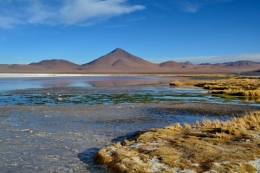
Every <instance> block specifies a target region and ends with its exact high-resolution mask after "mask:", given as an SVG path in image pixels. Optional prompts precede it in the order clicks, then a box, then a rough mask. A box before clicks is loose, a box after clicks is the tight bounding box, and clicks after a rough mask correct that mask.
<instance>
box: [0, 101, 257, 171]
mask: <svg viewBox="0 0 260 173" xmlns="http://www.w3.org/2000/svg"><path fill="white" fill-rule="evenodd" d="M253 110H260V107H253V106H246V105H243V106H241V105H228V104H208V103H187V102H174V103H173V102H172V103H170V102H169V103H158V104H155V103H149V104H128V105H110V106H104V105H97V106H0V155H1V156H0V157H1V162H0V170H1V172H3V173H5V172H26V173H30V172H44V173H45V172H82V173H84V172H88V173H89V172H93V173H94V172H95V173H99V172H107V171H106V169H105V168H104V167H102V166H99V165H95V164H94V163H93V161H92V157H93V156H94V154H95V153H96V152H97V151H98V150H99V149H100V148H103V147H105V146H107V145H110V144H111V143H113V142H115V141H122V140H123V139H125V138H126V137H129V136H131V135H133V134H135V132H137V131H141V130H146V129H149V128H152V127H164V126H167V125H171V124H174V123H176V122H180V123H184V122H187V123H195V122H196V121H197V120H199V121H200V120H202V119H205V118H208V119H216V118H219V119H221V120H223V121H224V120H226V119H229V118H231V117H232V116H239V115H241V114H243V113H244V112H247V111H253ZM21 170H22V171H21Z"/></svg>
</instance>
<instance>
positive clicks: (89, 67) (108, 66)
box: [81, 48, 158, 72]
mask: <svg viewBox="0 0 260 173" xmlns="http://www.w3.org/2000/svg"><path fill="white" fill-rule="evenodd" d="M154 68H158V65H157V64H153V63H150V62H148V61H145V60H144V59H142V58H139V57H137V56H134V55H132V54H130V53H128V52H126V51H125V50H123V49H120V48H116V49H115V50H113V51H112V52H110V53H108V54H106V55H104V56H102V57H100V58H98V59H96V60H94V61H92V62H90V63H87V64H84V65H82V67H81V70H83V71H85V70H86V71H90V72H122V71H123V72H124V71H125V72H150V71H152V70H154Z"/></svg>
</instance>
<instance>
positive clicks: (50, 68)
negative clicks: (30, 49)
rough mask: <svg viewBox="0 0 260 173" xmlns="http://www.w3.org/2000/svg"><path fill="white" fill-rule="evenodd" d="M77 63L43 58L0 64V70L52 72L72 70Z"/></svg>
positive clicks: (76, 68)
mask: <svg viewBox="0 0 260 173" xmlns="http://www.w3.org/2000/svg"><path fill="white" fill-rule="evenodd" d="M78 67H79V65H77V64H74V63H72V62H69V61H66V60H57V59H52V60H43V61H41V62H38V63H31V64H29V65H20V64H12V65H4V66H2V67H1V66H0V72H4V73H39V72H44V73H53V72H74V71H77V70H78Z"/></svg>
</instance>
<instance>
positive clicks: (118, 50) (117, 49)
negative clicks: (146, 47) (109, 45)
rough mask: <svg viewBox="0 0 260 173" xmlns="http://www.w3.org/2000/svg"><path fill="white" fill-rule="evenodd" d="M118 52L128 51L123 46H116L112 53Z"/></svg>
mask: <svg viewBox="0 0 260 173" xmlns="http://www.w3.org/2000/svg"><path fill="white" fill-rule="evenodd" d="M117 52H126V51H125V50H123V49H121V48H116V49H115V50H113V51H112V52H110V53H117Z"/></svg>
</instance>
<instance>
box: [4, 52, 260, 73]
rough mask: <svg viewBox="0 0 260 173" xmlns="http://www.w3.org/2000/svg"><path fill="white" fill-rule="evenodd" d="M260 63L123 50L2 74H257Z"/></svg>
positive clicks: (7, 69)
mask: <svg viewBox="0 0 260 173" xmlns="http://www.w3.org/2000/svg"><path fill="white" fill-rule="evenodd" d="M259 69H260V62H253V61H236V62H227V63H222V64H221V63H218V64H209V63H206V62H205V63H202V64H200V65H194V64H192V63H191V62H188V61H187V62H185V63H178V62H175V61H167V62H163V63H160V64H154V63H151V62H148V61H146V60H144V59H142V58H139V57H137V56H135V55H132V54H130V53H128V52H126V51H124V50H122V49H120V48H117V49H115V50H114V51H112V52H110V53H108V54H107V55H104V56H102V57H100V58H98V59H96V60H94V61H92V62H90V63H87V64H83V65H77V64H74V63H72V62H69V61H66V60H61V59H60V60H57V59H52V60H43V61H41V62H38V63H31V64H29V65H20V64H12V65H6V64H2V65H1V64H0V73H241V72H252V73H254V74H258V73H259V71H257V70H259Z"/></svg>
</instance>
